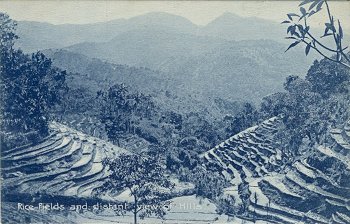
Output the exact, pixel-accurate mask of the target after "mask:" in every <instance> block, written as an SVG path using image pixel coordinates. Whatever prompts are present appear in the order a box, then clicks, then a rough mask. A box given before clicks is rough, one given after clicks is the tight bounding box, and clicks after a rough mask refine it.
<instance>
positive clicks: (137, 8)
mask: <svg viewBox="0 0 350 224" xmlns="http://www.w3.org/2000/svg"><path fill="white" fill-rule="evenodd" d="M298 4H299V1H245V2H244V1H55V0H52V1H23V0H22V1H0V11H4V12H6V13H8V14H9V15H10V16H11V17H12V18H13V19H16V20H29V21H41V22H49V23H52V24H64V23H70V24H84V23H95V22H103V21H109V20H114V19H120V18H130V17H134V16H138V15H142V14H145V13H148V12H154V11H158V12H159V11H161V12H167V13H171V14H175V15H179V16H183V17H185V18H187V19H189V20H191V21H192V22H193V23H195V24H197V25H206V24H207V23H209V22H210V21H212V20H213V19H215V18H217V17H218V16H220V15H222V14H223V13H225V12H231V13H234V14H237V15H239V16H242V17H251V16H254V17H259V18H264V19H269V20H273V21H276V22H281V21H282V20H284V19H285V18H286V13H289V12H297V11H298ZM329 4H330V7H331V10H332V12H333V14H334V15H336V17H337V18H339V19H341V21H342V24H343V27H344V28H345V29H350V23H349V22H348V21H350V1H331V2H330V3H329ZM325 18H326V14H325V11H323V17H322V16H321V15H318V16H317V17H314V18H313V21H312V23H311V24H312V25H314V26H323V24H324V21H325ZM345 22H346V23H345Z"/></svg>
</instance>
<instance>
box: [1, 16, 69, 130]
mask: <svg viewBox="0 0 350 224" xmlns="http://www.w3.org/2000/svg"><path fill="white" fill-rule="evenodd" d="M15 27H16V23H15V22H14V21H13V20H11V19H10V18H9V16H8V15H6V14H4V13H0V28H1V40H0V48H1V53H0V54H1V62H0V74H1V75H0V90H1V103H0V104H1V106H0V107H1V113H0V114H1V115H0V116H1V120H0V125H1V130H2V132H3V134H4V133H12V134H16V135H19V134H20V133H23V134H25V133H36V135H37V136H44V135H47V133H48V120H49V109H50V108H51V107H52V106H54V105H55V104H57V103H59V102H60V98H61V95H62V92H63V91H65V87H66V85H65V75H66V73H65V72H64V71H61V70H59V69H57V68H54V67H53V66H52V63H51V60H50V59H48V58H46V57H45V55H44V54H42V53H40V52H37V53H33V54H32V55H26V54H24V53H23V52H22V51H21V50H16V49H14V47H13V46H14V41H15V40H16V39H17V38H18V37H17V36H16V35H15ZM4 136H5V137H6V136H8V135H6V134H4Z"/></svg>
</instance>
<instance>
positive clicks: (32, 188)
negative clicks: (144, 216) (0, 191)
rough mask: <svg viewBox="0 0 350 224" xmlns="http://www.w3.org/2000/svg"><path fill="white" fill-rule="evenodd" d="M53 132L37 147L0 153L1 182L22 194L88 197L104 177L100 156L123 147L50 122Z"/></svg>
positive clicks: (101, 157) (118, 151) (104, 172)
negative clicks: (2, 178) (1, 155)
mask: <svg viewBox="0 0 350 224" xmlns="http://www.w3.org/2000/svg"><path fill="white" fill-rule="evenodd" d="M51 129H52V134H51V135H50V136H49V137H48V138H47V139H45V140H44V141H42V142H41V143H40V144H38V145H36V146H26V147H22V148H17V149H13V150H11V151H7V152H3V157H2V158H1V164H2V170H1V171H2V173H3V174H4V182H3V185H4V186H6V188H7V189H11V190H12V191H15V192H22V193H31V194H35V193H43V192H45V193H47V194H53V195H66V196H79V197H81V196H84V195H85V196H86V195H88V196H89V193H91V191H92V190H93V189H94V188H95V187H97V186H99V184H100V183H101V181H102V180H103V179H104V178H106V176H107V171H106V170H105V169H104V167H103V165H102V159H103V158H105V157H107V156H117V155H118V154H120V153H128V152H127V151H126V150H124V149H122V148H119V147H117V146H115V145H112V144H110V143H108V142H106V141H103V140H101V139H97V138H94V137H91V136H88V135H85V134H83V133H81V132H78V131H76V130H74V129H71V128H68V127H67V126H65V125H62V124H58V123H52V124H51Z"/></svg>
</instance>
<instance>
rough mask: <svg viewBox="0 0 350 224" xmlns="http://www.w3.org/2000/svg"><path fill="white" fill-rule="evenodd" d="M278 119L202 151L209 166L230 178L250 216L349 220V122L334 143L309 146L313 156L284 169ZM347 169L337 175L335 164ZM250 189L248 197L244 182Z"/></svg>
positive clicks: (274, 219) (229, 191)
mask: <svg viewBox="0 0 350 224" xmlns="http://www.w3.org/2000/svg"><path fill="white" fill-rule="evenodd" d="M278 125H280V121H279V118H278V117H274V118H271V119H269V120H266V121H264V122H263V123H262V124H260V125H258V126H255V127H252V128H249V129H247V130H245V131H243V132H241V133H239V134H237V135H234V136H232V137H231V138H229V139H227V140H226V141H224V142H223V143H221V144H219V145H218V146H216V147H214V148H213V149H211V150H209V151H208V152H206V153H205V154H203V155H202V156H203V158H204V160H205V161H206V164H207V165H209V166H210V165H215V166H216V167H221V168H222V171H221V172H222V173H223V175H225V176H226V177H227V176H228V177H229V178H230V179H231V183H232V187H229V188H228V189H226V193H227V194H232V195H233V196H234V197H235V198H236V202H237V203H245V204H246V205H247V206H248V215H247V216H250V217H255V218H256V219H257V220H264V221H268V222H278V223H298V222H302V223H342V224H343V223H350V211H349V210H350V183H349V180H350V132H349V130H350V122H348V123H347V124H346V125H345V126H344V127H343V128H342V129H334V130H332V131H331V136H332V138H333V141H332V142H328V143H327V144H326V146H324V145H322V146H317V147H315V148H313V149H310V151H311V152H313V154H312V156H309V157H305V158H303V159H300V161H296V162H295V163H294V164H293V165H292V166H291V167H289V169H288V170H286V169H285V170H281V165H282V157H283V156H282V154H281V151H280V150H278V149H276V148H273V144H271V140H272V136H273V135H274V133H275V132H276V128H277V127H278ZM335 167H337V168H338V169H337V170H343V171H344V172H342V174H339V172H338V174H337V173H334V172H333V173H332V171H331V170H332V169H331V168H335ZM240 185H241V187H242V186H244V187H245V188H247V189H248V194H249V197H248V200H247V199H246V198H244V195H242V192H241V191H240V190H239V186H240Z"/></svg>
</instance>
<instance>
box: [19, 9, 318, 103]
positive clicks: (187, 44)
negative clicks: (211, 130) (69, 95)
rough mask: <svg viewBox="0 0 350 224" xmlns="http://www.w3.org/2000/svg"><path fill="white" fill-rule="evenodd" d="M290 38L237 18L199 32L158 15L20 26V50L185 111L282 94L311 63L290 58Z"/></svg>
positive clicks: (274, 26)
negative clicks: (288, 80) (41, 53)
mask: <svg viewBox="0 0 350 224" xmlns="http://www.w3.org/2000/svg"><path fill="white" fill-rule="evenodd" d="M284 33H285V27H283V26H282V25H280V24H278V23H275V22H273V21H268V20H263V19H258V18H242V17H239V16H237V15H234V14H231V13H225V14H223V15H222V16H220V17H218V18H217V19H215V20H214V21H212V22H211V23H209V24H208V25H206V26H197V25H195V24H193V23H192V22H190V21H189V20H187V19H185V18H183V17H180V16H175V15H171V14H167V13H159V12H156V13H149V14H145V15H142V16H137V17H133V18H131V19H119V20H114V21H109V22H103V23H95V24H85V25H71V24H66V25H52V24H48V23H38V22H19V25H18V35H19V36H20V37H21V38H20V40H19V42H18V46H19V47H21V48H22V49H24V50H25V51H27V52H30V51H36V50H44V49H51V50H50V51H47V50H46V51H45V52H50V53H49V55H50V56H51V57H52V58H53V59H54V61H55V60H56V61H59V63H57V62H56V64H58V65H59V66H60V67H62V68H64V69H67V70H68V71H71V72H78V73H81V74H89V75H90V76H97V77H99V79H100V80H103V79H105V78H106V77H108V76H115V77H118V78H115V77H112V80H114V81H118V82H125V83H126V84H128V85H131V86H134V87H135V88H138V89H139V90H140V91H145V92H147V93H154V92H157V93H156V94H158V93H159V91H170V92H171V93H172V94H174V98H176V97H179V98H178V99H177V101H178V102H177V103H174V104H171V103H170V105H171V106H173V107H189V108H190V107H191V105H185V104H189V102H202V103H203V104H206V103H207V104H208V105H209V104H211V103H209V101H210V102H215V99H220V100H227V101H229V102H235V101H241V102H242V101H250V102H255V103H256V102H259V101H260V100H261V99H262V97H264V96H266V95H268V94H271V93H274V92H276V91H280V90H282V87H283V85H282V84H283V82H284V80H285V77H286V76H288V75H300V76H303V75H305V74H306V71H307V69H308V67H309V66H310V64H311V62H312V60H313V57H305V55H304V52H303V50H301V49H292V50H291V51H289V52H287V53H284V51H285V49H286V47H287V46H288V42H284V43H281V42H282V41H283V37H284V35H285V34H284ZM279 41H280V42H279ZM60 49H63V50H64V51H62V50H60ZM55 52H56V53H55ZM57 52H60V53H59V54H57ZM87 58H88V60H86V59H87ZM93 58H96V59H98V60H95V59H93ZM104 64H108V66H107V67H105V65H104ZM86 66H87V67H86ZM123 66H124V67H123ZM115 68H117V71H116V70H113V69H115ZM152 91H153V92H152ZM185 98H186V99H185ZM180 99H181V100H180ZM188 99H190V100H189V101H187V100H188ZM163 100H166V99H163ZM163 100H162V101H163ZM168 100H169V99H168ZM173 100H174V99H173ZM202 103H200V104H202Z"/></svg>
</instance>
